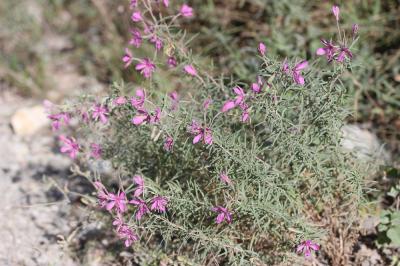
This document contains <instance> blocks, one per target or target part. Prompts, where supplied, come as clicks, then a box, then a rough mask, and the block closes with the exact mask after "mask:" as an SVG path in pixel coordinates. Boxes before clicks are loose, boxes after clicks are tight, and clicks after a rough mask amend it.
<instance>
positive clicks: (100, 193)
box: [94, 181, 109, 208]
mask: <svg viewBox="0 0 400 266" xmlns="http://www.w3.org/2000/svg"><path fill="white" fill-rule="evenodd" d="M94 187H95V188H96V190H97V198H98V200H99V205H100V207H101V208H105V207H106V205H107V203H108V200H109V194H108V191H107V190H106V188H105V187H104V185H103V184H102V183H101V182H99V181H95V182H94Z"/></svg>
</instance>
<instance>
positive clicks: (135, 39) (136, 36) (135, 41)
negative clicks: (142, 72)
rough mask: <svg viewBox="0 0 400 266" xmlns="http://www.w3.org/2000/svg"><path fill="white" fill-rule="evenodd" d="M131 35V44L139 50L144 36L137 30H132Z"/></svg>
mask: <svg viewBox="0 0 400 266" xmlns="http://www.w3.org/2000/svg"><path fill="white" fill-rule="evenodd" d="M131 33H132V38H131V39H130V41H129V44H130V45H133V46H135V47H136V48H139V47H140V45H142V34H141V33H140V31H138V30H136V29H134V30H131Z"/></svg>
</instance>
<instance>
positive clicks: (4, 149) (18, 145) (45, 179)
mask: <svg viewBox="0 0 400 266" xmlns="http://www.w3.org/2000/svg"><path fill="white" fill-rule="evenodd" d="M0 86H1V85H0ZM37 104H38V103H37V102H33V101H31V100H27V99H22V98H19V97H17V96H16V95H14V94H13V93H11V92H9V91H7V90H5V89H2V88H1V87H0V143H1V154H0V202H1V207H0V238H1V241H0V265H5V266H7V265H76V263H74V260H73V259H72V257H71V256H70V255H68V252H65V250H64V249H63V246H62V245H61V244H58V243H57V242H58V240H60V239H61V238H62V236H64V237H67V236H68V234H69V233H70V231H71V228H72V227H74V226H76V222H77V221H76V219H75V218H74V217H73V216H71V215H70V214H71V205H70V204H69V203H68V200H67V198H66V197H64V195H63V194H62V193H61V192H59V190H58V189H57V188H56V187H57V186H60V185H61V183H60V180H62V179H65V178H67V174H68V169H69V167H70V163H71V162H70V161H69V159H68V158H66V157H64V156H61V155H60V154H58V153H57V152H54V145H55V143H54V137H53V136H52V135H51V132H50V131H49V129H48V127H46V126H45V125H47V121H46V120H44V119H46V118H45V116H44V115H43V113H42V115H40V112H39V113H38V112H37V111H36V113H35V111H32V109H28V112H22V114H21V112H19V113H20V114H19V115H17V116H16V115H15V113H16V111H17V110H18V109H21V108H22V107H28V108H29V107H32V106H35V105H37ZM36 109H39V110H40V106H39V107H36ZM30 113H32V114H33V115H34V116H31V117H29V114H30ZM33 118H35V119H34V120H33ZM12 119H14V122H15V123H19V124H18V125H19V126H20V127H18V126H17V127H16V130H13V128H12V127H11V120H12Z"/></svg>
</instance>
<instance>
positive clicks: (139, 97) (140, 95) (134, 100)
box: [131, 88, 146, 110]
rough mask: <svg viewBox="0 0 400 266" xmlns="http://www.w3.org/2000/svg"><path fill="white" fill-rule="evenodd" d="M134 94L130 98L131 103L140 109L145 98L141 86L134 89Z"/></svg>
mask: <svg viewBox="0 0 400 266" xmlns="http://www.w3.org/2000/svg"><path fill="white" fill-rule="evenodd" d="M135 95H136V97H132V98H131V104H132V106H133V107H135V108H136V110H142V109H143V105H144V101H145V99H146V93H145V91H144V90H143V89H142V88H138V89H136V91H135Z"/></svg>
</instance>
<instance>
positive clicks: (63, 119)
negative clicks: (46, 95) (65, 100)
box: [47, 112, 71, 131]
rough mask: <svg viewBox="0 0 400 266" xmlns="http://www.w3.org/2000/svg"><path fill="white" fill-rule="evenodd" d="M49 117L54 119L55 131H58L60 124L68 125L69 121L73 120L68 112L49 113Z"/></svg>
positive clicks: (52, 124) (52, 126)
mask: <svg viewBox="0 0 400 266" xmlns="http://www.w3.org/2000/svg"><path fill="white" fill-rule="evenodd" d="M47 117H48V118H50V120H52V122H51V128H52V130H53V131H57V130H59V129H60V126H61V125H62V124H64V125H66V126H67V125H68V124H69V121H70V120H71V117H70V115H69V114H68V113H64V112H63V113H58V114H53V115H48V116H47Z"/></svg>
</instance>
